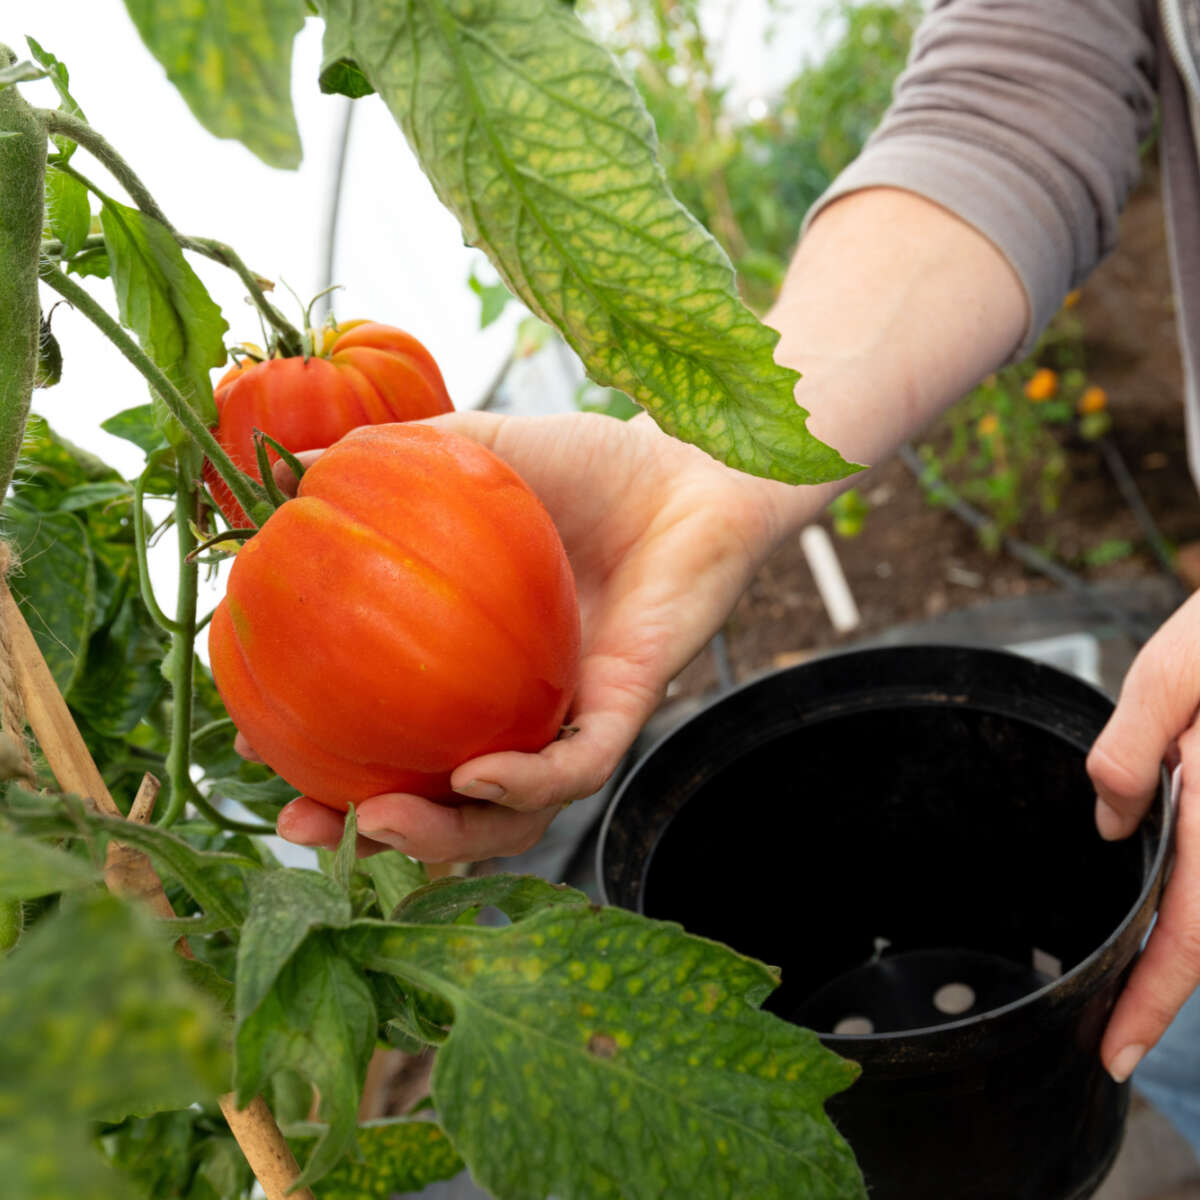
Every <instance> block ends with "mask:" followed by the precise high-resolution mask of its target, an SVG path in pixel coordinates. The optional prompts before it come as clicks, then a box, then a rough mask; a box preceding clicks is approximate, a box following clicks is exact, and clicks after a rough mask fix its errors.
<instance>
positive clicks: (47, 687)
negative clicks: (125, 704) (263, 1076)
mask: <svg viewBox="0 0 1200 1200" xmlns="http://www.w3.org/2000/svg"><path fill="white" fill-rule="evenodd" d="M0 624H2V625H3V626H4V628H5V630H6V632H7V635H8V639H9V644H10V646H11V650H12V667H13V674H14V676H15V679H16V683H17V689H18V691H19V693H20V697H21V700H22V702H23V703H24V705H25V715H26V717H27V718H28V720H29V727H30V729H32V730H33V735H34V737H35V738H37V742H38V745H39V746H40V747H41V748H42V753H43V754H44V755H45V756H46V762H47V763H48V764H49V766H50V770H51V771H53V772H54V778H55V779H56V780H57V781H58V786H59V787H60V788H62V790H63V791H64V792H72V793H74V794H75V795H77V796H81V797H83V798H84V799H85V800H90V801H91V802H92V803H93V804H94V805H95V806H96V808H97V809H99V811H100V812H102V813H104V814H105V815H106V816H110V817H121V816H123V814H122V812H121V810H120V809H119V808H118V807H117V805H116V803H115V801H114V800H113V798H112V796H111V795H109V791H108V788H107V787H106V786H105V784H104V780H103V779H102V778H101V776H100V771H99V769H98V768H97V766H96V763H95V761H94V760H93V758H92V756H91V753H90V752H89V751H88V748H87V744H86V743H85V742H84V740H83V737H82V735H81V734H80V732H79V728H78V727H77V726H76V724H75V720H74V718H73V717H72V716H71V710H70V709H69V708H68V707H67V702H66V701H65V700H64V699H63V696H62V693H61V692H60V691H59V690H58V685H57V684H56V683H55V682H54V676H53V675H52V674H51V673H50V668H49V667H48V666H47V665H46V660H45V659H44V658H43V657H42V652H41V650H40V649H39V648H38V644H37V641H36V639H35V638H34V636H33V633H32V632H31V631H30V629H29V626H28V625H27V624H26V622H25V618H24V616H23V615H22V614H21V610H20V609H19V608H18V607H17V603H16V601H15V600H14V599H13V597H12V593H11V592H10V591H9V590H8V585H7V584H6V583H5V582H4V581H3V578H2V577H0ZM158 789H159V783H158V780H157V779H155V778H154V776H153V775H147V776H145V778H143V780H142V784H141V787H139V788H138V794H137V797H136V798H135V799H134V802H133V808H132V809H131V810H130V814H129V819H131V820H140V821H142V822H143V823H144V822H147V821H149V819H150V815H151V813H152V812H153V810H154V801H155V799H156V798H157V796H158ZM104 880H105V883H106V884H107V885H108V888H109V890H110V891H112V892H114V893H117V894H123V895H135V896H138V897H140V898H141V899H142V900H144V901H145V902H147V903H148V904H149V905H150V907H151V908H152V909H153V911H154V912H156V913H158V915H159V916H162V917H173V916H174V915H175V912H174V910H173V909H172V908H171V903H170V901H169V900H168V899H167V896H166V893H165V892H164V891H163V885H162V880H161V879H159V877H158V873H157V872H156V871H155V870H154V866H153V864H152V863H151V862H150V860H149V858H147V857H146V855H145V854H143V853H142V852H140V851H138V850H134V849H132V848H131V847H129V846H122V845H120V844H119V843H110V844H109V847H108V858H107V862H106V864H105V871H104ZM176 949H177V950H178V952H179V953H180V954H182V955H183V956H184V957H186V958H191V957H192V951H191V948H190V947H189V946H188V944H187V941H186V940H185V939H184V938H180V939H179V942H178V943H177V944H176ZM219 1103H220V1105H221V1112H222V1113H224V1115H225V1120H226V1121H227V1122H228V1123H229V1128H230V1130H231V1131H232V1133H233V1136H234V1138H235V1139H236V1140H237V1144H238V1146H239V1147H240V1148H241V1151H242V1153H243V1154H244V1155H245V1156H246V1161H247V1162H248V1163H249V1164H250V1169H251V1170H252V1171H253V1172H254V1176H255V1178H256V1179H257V1180H258V1182H259V1183H260V1184H261V1185H262V1188H263V1190H264V1191H265V1192H266V1194H267V1200H316V1198H315V1197H314V1196H313V1193H312V1192H311V1191H310V1190H309V1189H308V1188H299V1189H297V1190H292V1188H293V1185H294V1184H295V1182H296V1180H297V1179H299V1178H300V1166H299V1164H298V1163H297V1162H296V1159H295V1156H294V1155H293V1154H292V1151H291V1148H290V1147H289V1146H288V1144H287V1142H286V1141H285V1140H284V1137H283V1134H282V1133H281V1132H280V1129H279V1126H278V1124H276V1121H275V1118H274V1116H273V1115H272V1113H271V1110H270V1109H269V1108H268V1107H267V1105H266V1103H265V1101H264V1100H263V1099H262V1097H261V1096H257V1097H255V1099H254V1100H252V1101H251V1102H250V1104H249V1105H247V1107H246V1108H244V1109H238V1107H237V1105H236V1103H235V1101H234V1096H233V1094H232V1093H230V1094H228V1095H225V1096H222V1097H221V1098H220V1101H219Z"/></svg>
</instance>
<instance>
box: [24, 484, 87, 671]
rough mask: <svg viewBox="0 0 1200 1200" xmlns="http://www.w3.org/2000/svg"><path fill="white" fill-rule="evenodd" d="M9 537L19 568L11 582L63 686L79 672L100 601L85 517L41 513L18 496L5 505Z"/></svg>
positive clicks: (44, 654)
mask: <svg viewBox="0 0 1200 1200" xmlns="http://www.w3.org/2000/svg"><path fill="white" fill-rule="evenodd" d="M3 527H4V536H5V537H6V538H7V540H8V541H9V542H11V543H12V545H13V548H14V550H15V551H16V558H17V562H18V563H19V564H20V565H19V568H18V570H16V571H14V572H13V573H12V574H11V575H10V576H9V580H8V582H9V586H10V587H11V589H12V594H13V598H14V599H15V600H16V602H17V605H18V607H19V608H20V609H21V614H22V615H23V616H24V618H25V620H26V621H27V622H28V624H29V628H30V629H31V630H32V631H33V636H34V638H35V639H36V641H37V644H38V648H39V649H40V650H41V652H42V655H43V657H44V658H45V659H46V663H47V665H48V666H49V668H50V673H51V674H52V675H53V676H54V682H55V683H56V684H57V685H58V687H59V690H60V691H63V692H66V691H68V690H69V689H70V687H71V685H72V683H73V682H74V681H75V679H76V678H77V677H78V676H79V674H80V672H81V671H82V669H83V664H84V661H85V657H86V652H87V643H88V637H89V635H90V634H91V630H92V623H93V620H94V617H95V605H96V568H95V564H94V561H93V558H92V551H91V547H90V545H89V543H88V536H87V531H86V529H85V528H84V525H83V522H82V521H80V519H79V518H78V517H77V516H75V515H74V514H73V513H55V512H40V511H38V510H37V509H33V508H29V507H27V506H26V505H24V504H22V503H20V502H19V501H17V500H15V499H11V500H9V502H8V503H7V504H5V506H4V510H3Z"/></svg>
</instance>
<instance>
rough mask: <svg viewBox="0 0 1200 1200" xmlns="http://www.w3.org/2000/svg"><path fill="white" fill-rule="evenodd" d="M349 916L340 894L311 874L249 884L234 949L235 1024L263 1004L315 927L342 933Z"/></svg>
mask: <svg viewBox="0 0 1200 1200" xmlns="http://www.w3.org/2000/svg"><path fill="white" fill-rule="evenodd" d="M350 918H351V912H350V901H349V900H347V899H346V895H345V893H344V892H343V891H342V890H341V889H340V888H339V887H338V886H337V884H336V883H334V882H333V881H332V880H330V879H326V878H325V877H324V876H323V875H318V874H317V873H316V872H315V871H300V870H295V869H290V868H289V869H286V870H279V871H265V872H263V873H262V874H261V875H259V876H258V877H257V878H256V879H255V880H254V881H253V883H252V884H251V889H250V911H249V913H248V914H247V916H246V924H245V926H244V927H243V929H242V939H241V942H240V943H239V945H238V971H237V1016H238V1020H239V1021H244V1020H245V1019H246V1018H247V1017H249V1016H250V1015H251V1014H252V1013H253V1012H254V1011H255V1010H256V1009H257V1008H258V1006H259V1005H260V1004H262V1002H263V1000H264V999H265V997H266V996H267V994H268V993H269V992H270V990H271V989H272V988H273V987H274V986H275V981H276V979H277V978H278V977H279V974H280V972H281V971H282V970H283V969H284V967H285V966H286V965H287V963H288V960H289V959H291V957H292V955H294V954H295V953H296V951H297V950H299V948H300V945H301V943H302V942H303V941H304V939H305V938H307V937H308V935H309V934H310V933H311V932H312V931H313V930H314V929H320V928H322V927H333V928H335V929H341V928H344V927H345V926H346V925H347V924H349V922H350Z"/></svg>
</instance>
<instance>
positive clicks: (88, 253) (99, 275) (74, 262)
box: [67, 246, 112, 279]
mask: <svg viewBox="0 0 1200 1200" xmlns="http://www.w3.org/2000/svg"><path fill="white" fill-rule="evenodd" d="M67 274H68V275H79V276H84V275H92V276H94V277H95V278H96V279H107V278H108V277H109V276H110V275H111V274H112V263H110V262H109V261H108V251H107V250H105V248H104V247H103V246H91V247H89V248H88V249H87V250H84V251H82V252H80V253H79V254H77V255H75V257H74V258H73V259H71V261H70V262H69V263H67Z"/></svg>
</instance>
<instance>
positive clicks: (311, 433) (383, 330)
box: [204, 321, 453, 529]
mask: <svg viewBox="0 0 1200 1200" xmlns="http://www.w3.org/2000/svg"><path fill="white" fill-rule="evenodd" d="M213 399H214V400H215V402H216V406H217V425H216V428H215V429H214V430H213V433H214V434H215V435H216V439H217V441H218V442H220V443H221V445H222V446H223V447H224V448H225V450H226V451H227V452H228V454H229V457H230V458H231V459H232V460H233V462H234V464H235V465H236V466H238V467H239V468H241V470H243V471H245V472H247V474H249V475H251V476H253V477H254V478H255V479H257V480H258V481H259V482H260V483H261V482H262V478H261V476H260V474H259V470H258V456H257V450H256V447H255V442H254V434H255V431H259V432H262V433H265V434H266V435H267V436H268V437H270V438H274V439H275V440H276V441H278V442H281V443H282V444H283V445H284V446H286V447H287V449H289V450H291V451H292V452H293V453H299V452H300V451H302V450H319V449H322V448H324V447H325V446H332V445H333V443H334V442H336V441H337V440H338V438H340V437H341V436H342V434H344V433H348V432H349V431H350V430H351V429H354V428H356V427H357V426H359V425H379V424H383V423H386V422H389V421H411V420H414V419H416V418H418V417H433V416H437V414H438V413H444V412H449V411H450V410H451V408H453V405H452V404H451V402H450V396H449V394H448V393H447V391H446V385H445V383H444V382H443V381H442V373H441V371H439V370H438V365H437V363H436V362H434V360H433V356H432V355H431V354H430V353H429V351H428V350H426V349H425V347H424V346H423V345H422V344H421V343H420V342H419V341H418V340H417V339H416V338H415V337H413V336H412V334H410V333H406V332H405V331H404V330H403V329H396V328H394V327H392V326H390V325H382V324H380V323H378V322H376V321H344V322H342V323H341V324H340V325H339V324H336V323H335V324H333V325H332V326H330V327H329V328H327V329H325V330H322V331H320V332H315V333H313V334H311V335H310V352H309V353H306V354H300V355H294V356H291V357H285V356H277V357H276V356H272V357H270V358H261V359H259V358H255V357H253V356H251V355H246V356H245V357H243V358H242V359H241V360H240V361H239V362H238V363H237V364H236V365H235V366H233V367H231V368H230V369H229V370H228V371H227V372H226V373H225V374H224V375H223V376H222V377H221V380H220V382H219V383H218V384H217V386H216V391H215V392H214V394H213ZM267 456H268V458H269V459H271V460H272V461H274V459H276V458H278V453H277V452H276V451H275V450H274V449H272V448H271V447H270V446H269V445H268V447H267ZM204 481H205V483H207V484H208V487H209V490H210V491H211V492H212V494H213V499H214V500H216V502H217V505H218V507H219V508H220V509H221V512H222V513H223V514H224V516H225V519H226V520H227V521H228V522H229V524H230V526H231V527H232V528H234V529H243V528H245V527H246V525H247V524H248V523H249V517H247V516H246V514H245V513H244V512H243V511H242V508H241V506H240V505H239V504H238V503H237V501H236V500H234V498H233V493H232V492H231V491H230V490H229V486H228V485H227V484H226V483H225V481H224V480H223V479H222V478H221V476H220V474H219V472H218V471H217V470H216V468H215V467H213V465H212V463H211V462H205V464H204Z"/></svg>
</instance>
